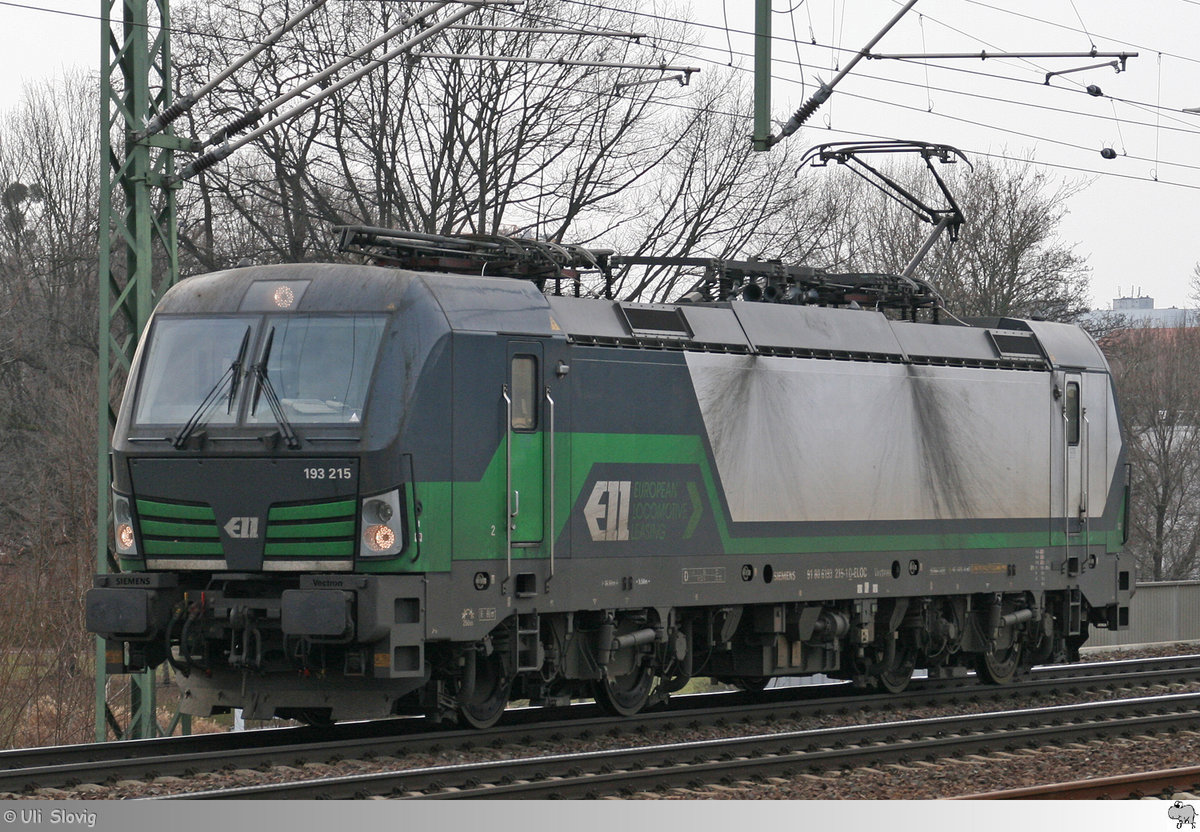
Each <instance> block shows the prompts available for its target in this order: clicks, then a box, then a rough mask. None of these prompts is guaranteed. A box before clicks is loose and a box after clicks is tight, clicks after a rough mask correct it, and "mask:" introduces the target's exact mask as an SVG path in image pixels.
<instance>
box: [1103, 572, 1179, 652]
mask: <svg viewBox="0 0 1200 832" xmlns="http://www.w3.org/2000/svg"><path fill="white" fill-rule="evenodd" d="M1197 640H1200V581H1162V582H1159V583H1145V584H1138V585H1137V592H1135V593H1134V595H1133V599H1132V600H1131V601H1130V604H1129V629H1128V630H1101V629H1098V628H1096V627H1093V628H1092V629H1091V636H1090V637H1089V638H1088V640H1087V644H1086V645H1084V646H1085V649H1086V648H1087V647H1118V646H1121V645H1126V644H1148V643H1152V642H1158V641H1167V642H1170V641H1197Z"/></svg>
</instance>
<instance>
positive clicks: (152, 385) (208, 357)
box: [134, 318, 254, 425]
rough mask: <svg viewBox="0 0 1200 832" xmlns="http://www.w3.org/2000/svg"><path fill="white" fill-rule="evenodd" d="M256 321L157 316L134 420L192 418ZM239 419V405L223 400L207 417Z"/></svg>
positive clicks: (154, 421)
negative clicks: (234, 406)
mask: <svg viewBox="0 0 1200 832" xmlns="http://www.w3.org/2000/svg"><path fill="white" fill-rule="evenodd" d="M253 323H254V320H253V319H249V320H247V319H245V318H223V319H222V318H159V319H157V320H155V322H154V331H153V333H152V336H151V341H150V345H149V352H148V353H147V356H146V362H145V365H146V368H145V370H143V372H142V389H141V392H140V394H139V395H138V402H137V410H136V411H135V412H134V421H136V422H138V423H139V424H151V425H182V424H184V423H185V422H187V421H188V419H190V418H191V417H192V414H194V413H195V412H196V408H197V407H198V406H199V405H200V403H201V402H202V401H204V399H205V397H206V396H208V395H209V394H210V392H212V391H213V389H214V387H216V386H217V382H218V381H220V380H221V378H222V376H224V375H225V374H226V373H227V372H229V368H230V367H231V366H232V365H233V363H234V362H235V361H237V358H238V351H239V350H240V349H241V347H242V341H243V338H244V336H245V334H246V327H247V326H249V325H252V324H253ZM226 389H228V388H226ZM231 411H232V412H231ZM236 419H237V409H236V408H230V407H229V406H228V405H227V404H226V403H224V402H222V403H219V404H217V406H215V407H213V408H212V411H211V413H209V414H208V418H207V421H208V423H210V424H229V423H231V422H233V421H234V420H236Z"/></svg>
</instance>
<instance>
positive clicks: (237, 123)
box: [201, 0, 470, 147]
mask: <svg viewBox="0 0 1200 832" xmlns="http://www.w3.org/2000/svg"><path fill="white" fill-rule="evenodd" d="M452 2H454V0H440V2H437V3H433V4H432V5H429V6H426V7H425V8H423V9H420V10H419V11H417V12H416V13H415V14H414V15H412V16H411V17H406V18H404V19H403V20H401V21H400V22H399V23H398V24H396V25H395V26H393V27H392V28H390V29H388V30H387V31H386V32H384V33H383V34H382V35H380V36H379V37H377V38H375V39H374V40H373V41H371V42H370V43H368V44H366V45H364V46H361V47H359V48H358V49H356V50H355V51H354V52H352V53H351V54H350V55H347V56H346V57H345V58H343V59H342V60H340V61H337V62H336V63H334V64H332V65H330V66H328V67H326V68H325V69H323V70H321V71H320V72H318V73H317V74H315V75H311V76H309V77H308V78H306V79H304V80H303V81H301V82H300V83H298V84H296V85H294V86H293V87H292V88H291V89H290V90H288V91H287V92H285V93H283V94H282V95H280V96H278V97H276V98H275V99H274V100H272V101H271V102H269V103H267V104H263V105H259V106H257V107H253V108H252V109H250V110H248V111H246V112H245V113H243V114H242V115H241V116H239V117H238V118H236V119H234V120H233V121H231V122H229V124H227V125H225V126H224V127H222V128H221V129H220V130H217V131H216V132H214V133H212V134H211V135H210V136H209V137H208V138H206V139H205V140H204V141H203V142H201V146H202V147H212V146H213V145H216V144H220V143H221V142H224V141H226V140H227V139H228V138H229V137H230V136H234V135H236V134H237V133H240V132H241V131H242V130H245V129H246V128H247V127H252V126H253V125H255V124H257V123H258V122H259V121H261V120H262V119H263V118H264V117H265V116H267V115H269V114H270V113H273V112H274V111H275V110H278V109H279V108H280V107H282V106H283V105H284V104H286V103H287V102H289V101H291V100H292V99H293V98H296V97H297V96H299V95H301V94H303V93H304V92H305V91H307V90H310V89H312V88H313V87H315V86H318V85H320V84H322V83H324V82H325V81H327V80H328V79H329V78H331V77H333V76H334V75H335V74H336V73H338V72H340V71H341V70H342V69H345V68H346V67H347V66H349V65H350V64H352V63H354V62H355V61H356V60H358V59H359V58H363V57H365V56H367V55H369V54H370V53H371V52H374V51H375V50H376V49H378V48H379V47H380V46H382V45H383V44H385V43H387V42H388V41H390V40H392V39H393V38H396V37H398V36H399V35H400V34H401V33H403V32H404V31H405V30H406V29H408V28H410V27H412V26H413V25H415V24H417V23H420V22H421V21H422V20H424V19H425V18H427V17H429V16H430V15H433V14H435V13H437V12H438V11H440V10H441V9H443V8H445V7H446V6H449V5H450V4H451V3H452ZM467 12H468V13H469V12H470V8H468V10H467Z"/></svg>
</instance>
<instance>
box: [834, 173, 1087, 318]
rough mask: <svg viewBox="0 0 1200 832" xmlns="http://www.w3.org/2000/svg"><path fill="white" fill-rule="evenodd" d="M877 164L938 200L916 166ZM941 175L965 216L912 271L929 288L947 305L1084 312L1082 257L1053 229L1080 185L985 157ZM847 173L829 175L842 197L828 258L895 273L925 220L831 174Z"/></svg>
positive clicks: (1049, 313)
mask: <svg viewBox="0 0 1200 832" xmlns="http://www.w3.org/2000/svg"><path fill="white" fill-rule="evenodd" d="M886 169H887V170H888V172H889V173H890V174H891V175H892V176H894V177H895V178H896V179H897V180H898V181H900V182H901V183H903V184H904V185H905V186H906V187H908V188H910V189H912V191H913V192H914V193H917V194H919V195H923V197H924V198H927V199H929V200H936V199H937V198H938V197H937V196H935V191H934V190H933V181H932V179H931V178H929V175H928V173H927V172H926V170H925V168H924V166H920V165H913V164H910V165H893V166H888V167H887V168H886ZM942 173H943V175H944V176H945V178H946V180H947V182H948V184H949V187H950V189H951V191H952V192H953V193H954V194H955V197H956V199H957V200H958V203H959V205H960V206H961V208H962V211H963V213H964V215H965V216H966V220H967V221H966V223H965V224H964V225H963V226H962V228H961V231H960V233H959V237H958V240H957V242H954V243H951V242H950V240H949V236H948V235H943V237H942V239H941V240H940V241H939V242H938V244H937V246H936V247H935V248H934V249H933V250H932V251H931V252H930V253H929V254H928V255H927V256H926V257H925V259H924V261H923V262H922V263H921V265H920V267H919V268H918V270H917V272H916V274H917V276H918V277H921V278H923V279H925V280H927V281H929V282H930V283H932V284H933V285H934V286H936V287H937V288H938V289H939V291H940V292H941V293H942V295H943V296H944V297H945V298H946V303H947V306H948V307H949V309H950V311H951V312H953V313H955V314H957V315H960V316H1016V317H1030V316H1038V317H1044V318H1049V319H1051V320H1074V319H1076V318H1078V317H1079V316H1080V315H1082V314H1083V313H1084V312H1086V311H1087V310H1088V300H1089V296H1088V275H1089V271H1088V267H1087V265H1086V259H1085V258H1084V257H1082V256H1080V255H1078V254H1076V253H1075V252H1074V250H1073V247H1072V246H1070V245H1068V244H1067V243H1065V242H1063V241H1062V240H1061V239H1060V238H1059V236H1058V234H1059V227H1060V225H1061V223H1062V220H1063V218H1064V217H1065V216H1066V213H1067V207H1066V206H1067V202H1068V200H1069V199H1070V197H1072V196H1074V195H1075V194H1077V193H1078V192H1079V191H1080V190H1081V189H1082V188H1083V187H1084V185H1083V184H1080V183H1074V182H1057V181H1055V180H1053V179H1052V178H1051V176H1050V175H1049V174H1048V173H1046V172H1045V171H1043V170H1040V169H1038V168H1036V167H1034V166H1033V165H1030V164H1028V163H1024V162H1018V161H1009V160H1001V161H994V160H991V159H986V158H985V159H977V160H976V161H975V163H974V169H969V168H967V167H966V166H965V165H962V164H961V163H959V164H958V165H957V166H955V167H953V168H950V167H945V168H943V169H942ZM839 174H840V176H839ZM847 176H851V174H849V173H848V172H845V171H837V172H835V173H834V175H833V176H832V177H830V180H831V184H830V185H829V187H831V188H833V189H834V193H836V194H837V196H838V198H839V199H840V200H841V201H842V203H843V205H844V209H843V211H844V216H843V218H842V220H841V223H842V226H843V228H842V233H841V235H840V239H838V240H836V241H834V248H833V250H832V251H831V254H832V255H833V263H832V264H831V265H834V266H835V267H840V268H846V269H853V270H857V271H879V272H888V273H892V274H897V273H899V272H901V271H903V270H904V268H905V266H906V265H907V264H908V262H909V260H910V259H911V258H912V256H913V255H914V254H915V253H916V252H917V250H918V248H919V247H920V245H921V243H922V241H923V240H924V239H925V237H926V235H927V234H928V231H929V229H930V226H929V225H927V224H923V223H921V222H920V221H918V220H917V218H916V217H914V216H913V215H912V213H910V212H909V211H907V210H906V209H904V208H903V207H902V206H901V205H900V204H898V203H897V202H896V201H895V200H893V199H890V198H889V197H887V196H885V195H884V194H883V193H881V192H880V191H878V190H876V189H874V188H871V187H869V186H867V185H866V183H865V182H862V181H855V182H850V183H847V182H846V181H839V180H840V179H841V180H844V178H845V177H847Z"/></svg>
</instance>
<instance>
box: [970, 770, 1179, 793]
mask: <svg viewBox="0 0 1200 832" xmlns="http://www.w3.org/2000/svg"><path fill="white" fill-rule="evenodd" d="M1154 797H1158V798H1161V799H1163V800H1176V799H1182V800H1200V766H1188V767H1185V768H1172V769H1164V770H1162V771H1147V772H1139V773H1137V774H1122V775H1119V776H1116V777H1096V778H1094V779H1091V780H1072V781H1071V782H1069V783H1050V784H1047V785H1044V786H1029V787H1026V788H1023V789H1006V790H1003V791H995V792H982V793H980V794H971V795H964V796H962V797H958V798H955V799H956V800H1101V799H1108V800H1127V799H1131V798H1138V799H1140V798H1154Z"/></svg>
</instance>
